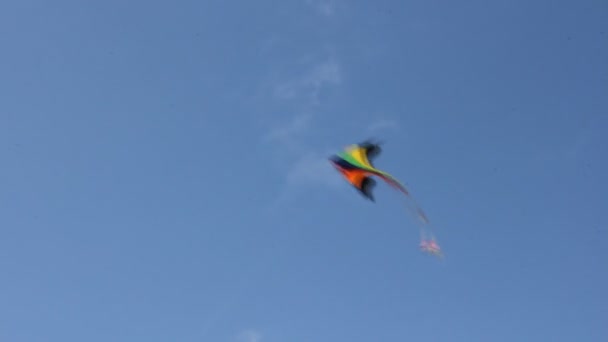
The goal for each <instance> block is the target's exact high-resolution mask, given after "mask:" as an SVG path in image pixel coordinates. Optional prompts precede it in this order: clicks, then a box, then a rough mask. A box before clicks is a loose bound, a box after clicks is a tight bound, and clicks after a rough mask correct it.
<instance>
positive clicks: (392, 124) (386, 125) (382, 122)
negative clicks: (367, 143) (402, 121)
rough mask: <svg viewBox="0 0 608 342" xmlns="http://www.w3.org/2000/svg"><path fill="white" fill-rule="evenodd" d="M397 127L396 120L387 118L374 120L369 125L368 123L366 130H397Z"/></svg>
mask: <svg viewBox="0 0 608 342" xmlns="http://www.w3.org/2000/svg"><path fill="white" fill-rule="evenodd" d="M398 129H399V124H398V123H397V122H396V121H393V120H389V119H379V120H377V121H375V122H372V124H371V125H369V128H368V130H369V131H370V132H374V133H375V132H379V131H383V130H398Z"/></svg>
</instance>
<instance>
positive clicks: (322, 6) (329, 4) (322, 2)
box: [306, 0, 336, 17]
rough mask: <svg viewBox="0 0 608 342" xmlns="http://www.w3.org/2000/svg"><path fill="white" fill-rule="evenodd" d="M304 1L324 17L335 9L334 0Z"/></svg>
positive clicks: (331, 13)
mask: <svg viewBox="0 0 608 342" xmlns="http://www.w3.org/2000/svg"><path fill="white" fill-rule="evenodd" d="M306 3H307V4H308V5H310V6H312V7H313V8H314V9H315V10H317V11H318V12H319V13H321V14H322V15H324V16H326V17H329V16H331V15H333V14H334V12H335V10H336V2H335V0H306Z"/></svg>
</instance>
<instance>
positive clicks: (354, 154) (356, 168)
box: [329, 140, 441, 256]
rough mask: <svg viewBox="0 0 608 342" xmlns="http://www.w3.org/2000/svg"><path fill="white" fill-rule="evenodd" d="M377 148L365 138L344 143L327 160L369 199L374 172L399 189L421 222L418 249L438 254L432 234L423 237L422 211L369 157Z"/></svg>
mask: <svg viewBox="0 0 608 342" xmlns="http://www.w3.org/2000/svg"><path fill="white" fill-rule="evenodd" d="M381 151H382V150H381V148H380V144H379V143H376V142H372V141H370V140H367V141H364V142H362V143H360V144H354V145H350V146H348V147H346V148H345V149H344V151H342V152H340V153H337V154H335V155H333V156H331V157H330V158H329V160H330V162H331V163H332V164H333V166H334V167H335V168H336V169H337V170H338V171H339V172H340V173H341V174H342V176H344V178H345V179H346V180H347V181H348V182H349V183H350V184H351V185H352V186H353V187H355V188H356V189H357V190H358V191H359V193H360V194H361V195H362V196H363V197H365V198H366V199H368V200H370V201H372V202H375V198H374V194H373V189H374V187H375V186H376V181H375V179H374V178H373V177H374V176H375V177H378V178H380V179H382V180H383V181H385V182H386V183H388V184H389V185H390V186H392V187H393V188H395V189H397V190H398V191H400V192H401V193H403V194H404V195H405V196H406V197H407V199H408V202H407V206H408V209H409V210H410V212H412V213H414V215H415V216H416V217H417V218H418V219H419V221H420V223H421V224H422V228H421V229H422V232H421V242H420V248H421V250H422V251H423V252H426V253H430V254H434V255H438V256H440V255H441V248H440V247H439V245H438V244H437V242H436V241H435V238H434V237H432V234H431V238H430V239H429V238H427V237H426V235H427V234H425V231H429V230H430V222H429V220H428V218H427V216H426V214H425V213H424V212H423V211H422V209H420V207H419V206H418V205H417V204H416V202H415V201H414V199H413V197H412V196H411V194H410V192H409V191H408V190H407V189H406V188H405V186H404V185H403V184H402V183H401V182H400V181H399V180H397V179H396V178H395V177H393V176H392V175H390V174H389V173H387V172H384V171H381V170H379V169H377V168H376V167H375V166H374V164H373V160H374V158H376V157H377V156H378V155H379V154H380V153H381Z"/></svg>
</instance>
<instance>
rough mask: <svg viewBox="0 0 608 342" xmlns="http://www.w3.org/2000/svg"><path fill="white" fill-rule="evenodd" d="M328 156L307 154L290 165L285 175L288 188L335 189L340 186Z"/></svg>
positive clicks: (340, 181) (314, 153) (338, 178)
mask: <svg viewBox="0 0 608 342" xmlns="http://www.w3.org/2000/svg"><path fill="white" fill-rule="evenodd" d="M328 157H329V154H321V153H316V152H309V153H307V154H306V155H303V156H302V157H301V158H300V159H298V160H297V161H296V162H294V164H293V165H292V167H291V169H290V170H289V171H288V173H287V184H288V185H290V186H315V185H320V186H324V187H331V188H336V187H339V186H340V185H342V182H343V180H342V179H340V177H339V175H338V174H337V173H336V170H335V169H334V167H333V166H332V165H331V163H330V162H329V160H328Z"/></svg>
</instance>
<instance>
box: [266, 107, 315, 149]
mask: <svg viewBox="0 0 608 342" xmlns="http://www.w3.org/2000/svg"><path fill="white" fill-rule="evenodd" d="M311 118H312V116H311V115H310V114H300V115H295V116H293V117H291V118H290V119H289V120H287V122H280V123H278V124H276V125H275V126H274V127H273V128H271V130H270V132H269V133H268V134H267V135H266V140H267V141H272V142H277V143H281V144H287V145H292V144H293V143H294V140H296V139H297V137H299V136H301V135H302V134H304V132H305V131H306V129H307V128H308V127H309V125H310V121H311Z"/></svg>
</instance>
